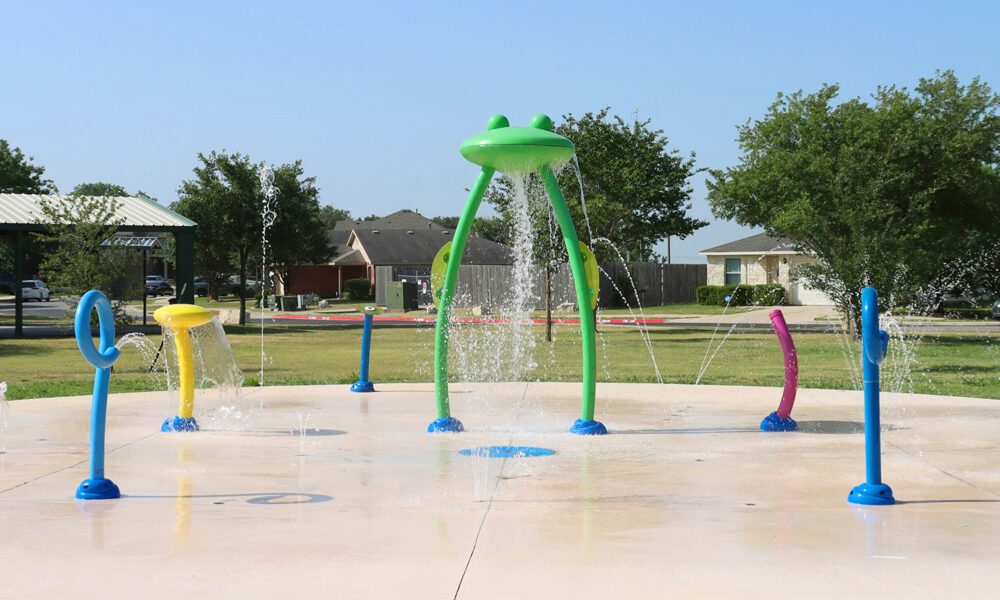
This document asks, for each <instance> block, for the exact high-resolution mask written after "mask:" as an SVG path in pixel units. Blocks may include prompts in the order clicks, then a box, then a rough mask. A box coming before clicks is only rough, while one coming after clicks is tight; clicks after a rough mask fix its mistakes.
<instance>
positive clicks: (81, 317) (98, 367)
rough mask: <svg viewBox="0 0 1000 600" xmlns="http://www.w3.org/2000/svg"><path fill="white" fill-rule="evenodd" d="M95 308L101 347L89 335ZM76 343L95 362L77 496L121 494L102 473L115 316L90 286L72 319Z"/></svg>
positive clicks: (96, 497) (115, 353) (102, 497)
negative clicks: (86, 457)
mask: <svg viewBox="0 0 1000 600" xmlns="http://www.w3.org/2000/svg"><path fill="white" fill-rule="evenodd" d="M94 310H96V311H97V322H98V329H99V330H100V334H101V341H100V347H95V346H94V340H93V338H91V336H90V313H91V312H92V311H94ZM73 329H74V333H75V334H76V345H77V346H78V347H79V348H80V352H81V353H82V354H83V358H85V359H86V360H87V362H89V363H90V364H92V365H94V369H95V372H94V399H93V402H92V404H91V408H90V477H88V478H87V479H84V480H83V481H82V482H81V483H80V487H78V488H77V489H76V497H77V498H79V499H81V500H107V499H111V498H119V497H121V492H120V491H119V490H118V486H117V485H115V483H114V482H113V481H111V480H110V479H107V478H105V477H104V423H105V421H106V418H107V413H108V383H109V382H110V380H111V366H112V365H114V364H115V361H117V360H118V357H119V356H120V355H121V353H120V352H119V351H118V348H116V347H115V319H114V315H113V314H112V313H111V302H109V301H108V298H107V296H105V295H104V294H102V293H101V292H99V291H97V290H90V291H89V292H87V293H86V294H84V295H83V297H82V298H80V304H79V305H78V306H77V307H76V318H75V320H74V322H73Z"/></svg>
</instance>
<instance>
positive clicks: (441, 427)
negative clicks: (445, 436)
mask: <svg viewBox="0 0 1000 600" xmlns="http://www.w3.org/2000/svg"><path fill="white" fill-rule="evenodd" d="M438 431H450V432H452V433H458V432H459V431H465V427H464V426H463V425H462V422H461V421H459V420H458V419H456V418H455V417H445V418H443V419H434V420H433V421H431V424H430V425H428V426H427V433H435V432H438Z"/></svg>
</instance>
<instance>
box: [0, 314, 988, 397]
mask: <svg viewBox="0 0 1000 600" xmlns="http://www.w3.org/2000/svg"><path fill="white" fill-rule="evenodd" d="M227 330H228V338H229V341H230V343H231V345H232V347H233V354H234V356H235V359H236V362H237V364H238V365H239V367H240V368H241V369H242V370H243V373H244V374H245V375H246V385H255V384H256V379H257V371H258V369H259V360H260V354H259V351H260V347H259V344H260V338H259V337H258V336H259V330H258V329H256V327H254V326H248V327H244V328H240V327H231V328H227ZM265 331H266V335H265V338H266V349H267V354H268V356H269V364H268V366H267V370H266V375H265V377H266V381H267V383H268V384H269V385H279V384H282V385H291V384H329V383H341V384H346V383H351V382H353V381H354V380H356V379H357V375H356V373H357V369H358V366H357V365H358V349H359V347H360V341H361V330H360V329H336V328H326V327H315V326H301V327H300V326H268V327H267V328H266V330H265ZM555 331H556V341H555V342H554V343H552V344H551V345H550V344H548V343H546V342H545V341H544V339H542V337H541V336H542V328H540V327H539V328H535V332H536V334H537V336H538V337H537V338H536V339H537V345H536V351H535V362H536V363H537V365H538V367H537V369H536V370H535V371H534V373H533V375H532V377H531V379H537V380H541V381H578V380H579V377H580V347H579V332H578V330H577V329H576V327H575V326H568V325H567V326H557V327H556V329H555ZM724 333H725V330H721V331H720V332H719V334H718V335H717V336H716V337H715V340H714V342H713V346H712V351H713V352H714V350H715V345H716V344H718V342H719V340H720V339H721V338H722V337H723V335H724ZM650 335H651V338H652V344H653V350H654V355H655V356H656V359H657V362H658V364H659V368H660V371H661V373H662V375H663V378H664V380H665V381H667V382H668V383H694V382H695V379H696V377H697V374H698V371H699V368H700V366H701V364H702V361H703V358H704V356H705V352H706V349H707V348H708V347H709V341H710V338H712V331H710V330H708V331H706V330H695V329H667V330H658V331H652V332H651V334H650ZM152 341H153V342H154V343H159V336H154V337H153V340H152ZM795 343H796V346H797V347H798V351H799V365H800V376H799V381H800V385H801V386H802V387H819V388H834V389H851V388H853V387H854V384H853V382H852V368H851V366H850V365H853V364H856V363H855V361H856V360H857V359H856V357H852V358H851V360H850V362H848V359H847V349H846V348H847V342H846V340H845V338H843V337H842V336H840V335H839V334H831V333H809V334H798V335H797V336H796V337H795ZM456 346H457V344H453V345H452V351H453V355H452V356H453V358H452V362H451V365H452V373H453V374H455V373H456V372H457V368H458V362H459V361H457V360H456V359H455V356H456V354H455V353H457V352H459V351H460V348H458V347H456ZM433 352H434V331H433V328H383V329H376V330H375V333H374V336H373V341H372V368H371V377H372V380H373V381H374V382H375V383H376V384H378V382H401V381H432V364H433ZM891 352H892V351H891ZM480 354H483V355H487V356H483V362H489V361H491V360H493V357H491V356H488V354H489V353H488V352H485V353H480ZM892 356H893V355H892V354H890V358H889V361H888V363H891V362H892ZM147 367H148V365H146V364H144V363H142V362H141V359H140V357H139V355H138V353H137V352H136V351H135V350H134V349H126V350H125V351H124V352H123V355H122V358H121V359H120V360H119V362H118V364H116V365H115V372H114V375H113V376H112V378H111V392H112V393H114V392H125V391H143V390H156V389H162V387H158V386H162V384H157V383H156V382H155V381H154V380H153V379H152V378H150V377H149V376H148V375H147V374H146V368H147ZM911 371H912V372H911V375H910V377H909V378H902V377H899V376H898V375H899V373H900V371H899V370H898V369H895V368H894V367H893V366H892V365H891V364H887V365H886V367H885V368H884V369H883V373H884V376H885V377H884V380H883V381H884V384H883V389H887V390H889V389H890V379H899V380H903V381H905V382H907V386H906V387H908V382H909V381H912V386H913V390H914V391H916V392H920V393H930V394H948V395H961V396H978V397H985V398H1000V336H993V337H984V336H974V335H957V334H954V335H952V334H949V335H937V336H926V337H923V338H922V339H921V340H920V341H919V342H916V361H915V363H914V364H913V365H912V369H911ZM598 379H599V381H624V382H651V381H655V375H654V372H653V368H652V364H651V362H650V359H649V356H648V354H647V351H646V347H645V345H644V343H643V342H642V340H641V338H640V336H639V333H638V332H637V331H636V330H635V329H632V328H604V329H603V331H602V332H601V334H600V336H599V338H598ZM0 380H4V381H6V382H7V383H8V386H9V389H8V398H9V399H21V398H37V397H46V396H66V395H83V394H89V393H90V392H91V386H92V385H93V384H92V382H93V369H92V368H91V367H90V366H89V365H88V364H87V363H86V362H84V360H83V358H82V357H81V356H80V352H79V350H78V349H77V348H76V343H75V341H74V340H73V339H72V338H65V339H26V340H13V339H4V340H0ZM782 381H783V364H782V357H781V351H780V349H779V347H778V343H777V341H776V340H775V338H774V336H773V335H772V334H770V333H759V334H757V333H752V334H734V335H733V336H731V337H730V338H729V340H728V341H727V342H726V343H725V345H724V346H723V347H722V348H721V350H720V351H719V352H718V354H717V355H716V356H715V359H714V360H713V361H712V363H711V364H710V366H709V368H708V369H707V370H706V371H705V375H704V378H703V379H702V382H703V383H707V384H724V385H764V386H780V385H781V384H782Z"/></svg>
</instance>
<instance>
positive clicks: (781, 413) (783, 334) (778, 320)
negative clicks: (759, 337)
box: [760, 309, 799, 431]
mask: <svg viewBox="0 0 1000 600" xmlns="http://www.w3.org/2000/svg"><path fill="white" fill-rule="evenodd" d="M770 317H771V323H772V324H773V325H774V333H775V334H777V336H778V342H779V343H780V344H781V351H782V352H783V353H784V355H785V389H784V390H783V391H782V393H781V402H780V403H779V404H778V410H776V411H774V412H773V413H771V414H770V415H768V416H767V417H765V418H764V420H763V421H762V422H761V424H760V428H761V431H794V430H795V429H797V428H798V424H797V423H796V422H795V421H794V420H793V419H792V406H794V405H795V392H796V390H797V389H798V387H799V359H798V355H797V354H796V353H795V343H794V342H792V334H791V333H790V332H789V331H788V324H787V323H785V315H783V314H781V311H780V310H777V309H775V310H772V311H771V314H770Z"/></svg>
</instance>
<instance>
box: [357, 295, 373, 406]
mask: <svg viewBox="0 0 1000 600" xmlns="http://www.w3.org/2000/svg"><path fill="white" fill-rule="evenodd" d="M374 312H375V307H374V306H366V307H365V326H364V330H363V331H362V333H361V375H360V377H359V378H358V380H357V381H355V382H354V383H353V384H351V391H352V392H374V391H375V386H374V385H372V382H371V381H369V380H368V357H369V355H370V354H371V349H372V319H373V314H374Z"/></svg>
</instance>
